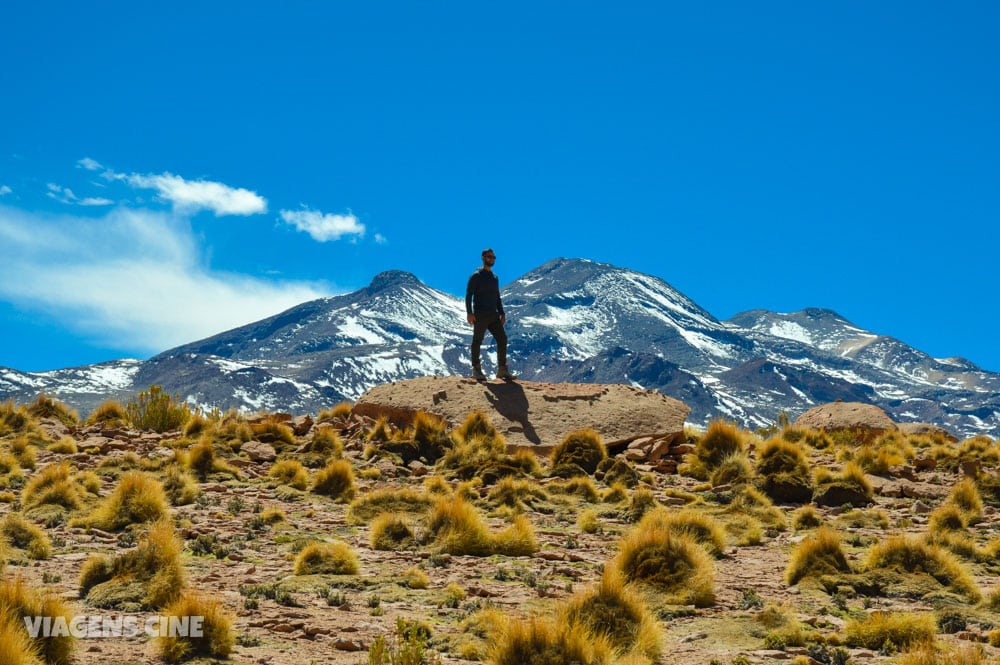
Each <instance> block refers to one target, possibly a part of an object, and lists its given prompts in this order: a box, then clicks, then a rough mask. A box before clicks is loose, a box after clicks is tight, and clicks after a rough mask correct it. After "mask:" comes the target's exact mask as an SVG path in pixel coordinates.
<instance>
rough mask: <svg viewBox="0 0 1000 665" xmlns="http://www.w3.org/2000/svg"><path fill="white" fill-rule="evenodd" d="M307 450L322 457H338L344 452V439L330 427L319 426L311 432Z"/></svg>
mask: <svg viewBox="0 0 1000 665" xmlns="http://www.w3.org/2000/svg"><path fill="white" fill-rule="evenodd" d="M307 450H308V451H309V452H311V453H317V454H319V455H323V456H324V457H340V456H341V455H343V453H344V441H343V439H341V438H340V435H339V434H337V430H335V429H334V428H332V427H320V428H318V429H316V431H315V432H314V433H313V437H312V439H311V440H310V441H309V443H308V446H307Z"/></svg>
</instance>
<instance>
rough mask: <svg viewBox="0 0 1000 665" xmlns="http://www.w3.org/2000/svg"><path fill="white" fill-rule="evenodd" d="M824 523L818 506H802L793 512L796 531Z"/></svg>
mask: <svg viewBox="0 0 1000 665" xmlns="http://www.w3.org/2000/svg"><path fill="white" fill-rule="evenodd" d="M822 524H823V518H822V517H820V514H819V511H818V510H816V506H811V505H810V506H802V507H801V508H799V509H798V510H796V511H795V512H794V513H792V528H793V529H795V530H796V531H804V530H806V529H815V528H816V527H818V526H820V525H822Z"/></svg>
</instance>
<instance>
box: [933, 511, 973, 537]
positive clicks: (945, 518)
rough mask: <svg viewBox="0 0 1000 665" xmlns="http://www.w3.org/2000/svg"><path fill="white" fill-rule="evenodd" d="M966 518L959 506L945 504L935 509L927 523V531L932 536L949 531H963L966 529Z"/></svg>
mask: <svg viewBox="0 0 1000 665" xmlns="http://www.w3.org/2000/svg"><path fill="white" fill-rule="evenodd" d="M965 526H966V524H965V516H964V515H963V514H962V511H961V510H960V509H959V507H958V506H956V505H955V504H952V503H943V504H941V505H940V506H938V507H937V508H935V509H934V512H932V513H931V516H930V518H929V519H928V522H927V531H928V534H929V535H931V536H934V535H939V534H941V533H943V532H947V531H962V530H963V529H965Z"/></svg>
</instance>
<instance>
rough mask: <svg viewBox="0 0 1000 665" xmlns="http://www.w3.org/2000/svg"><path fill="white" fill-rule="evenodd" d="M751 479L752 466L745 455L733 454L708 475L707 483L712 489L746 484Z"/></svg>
mask: <svg viewBox="0 0 1000 665" xmlns="http://www.w3.org/2000/svg"><path fill="white" fill-rule="evenodd" d="M752 479H753V466H752V465H751V464H750V459H749V458H748V457H747V455H746V453H733V454H732V455H730V456H728V457H726V458H725V459H723V460H722V461H721V462H720V463H719V466H717V467H716V468H715V469H714V470H712V472H711V474H710V475H709V481H710V482H711V483H712V486H713V487H718V486H719V485H739V484H740V483H748V482H750V481H751V480H752Z"/></svg>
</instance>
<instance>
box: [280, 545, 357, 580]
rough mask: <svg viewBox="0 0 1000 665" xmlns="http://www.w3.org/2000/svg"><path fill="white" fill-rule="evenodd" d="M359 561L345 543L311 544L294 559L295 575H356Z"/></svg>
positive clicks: (293, 569)
mask: <svg viewBox="0 0 1000 665" xmlns="http://www.w3.org/2000/svg"><path fill="white" fill-rule="evenodd" d="M359 570H361V561H360V560H359V559H358V555H357V554H355V553H354V550H352V549H351V546H350V545H348V544H347V543H344V542H340V541H337V542H335V543H321V542H313V543H309V544H308V545H306V546H305V547H304V548H303V549H302V551H301V552H299V553H298V555H297V556H296V557H295V564H294V566H293V568H292V571H293V573H294V574H295V575H327V574H329V575H357V574H358V571H359Z"/></svg>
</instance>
